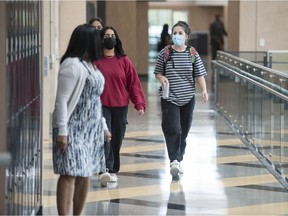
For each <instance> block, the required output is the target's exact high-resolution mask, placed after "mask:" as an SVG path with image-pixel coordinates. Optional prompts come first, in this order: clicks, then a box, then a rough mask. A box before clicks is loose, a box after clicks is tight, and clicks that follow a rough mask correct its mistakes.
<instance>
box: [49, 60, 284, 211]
mask: <svg viewBox="0 0 288 216" xmlns="http://www.w3.org/2000/svg"><path fill="white" fill-rule="evenodd" d="M207 65H208V66H207V67H206V68H207V70H208V71H209V72H210V68H209V67H210V66H209V64H207ZM209 74H210V75H209V76H208V77H207V84H208V89H209V92H210V99H211V100H210V103H207V104H204V103H202V101H201V98H200V97H199V95H197V97H196V107H195V112H194V120H193V125H192V128H191V131H190V133H189V137H188V142H187V143H188V144H187V150H186V154H185V158H184V161H183V163H182V164H183V167H184V174H183V175H182V177H181V178H180V179H179V180H172V178H171V176H170V173H169V161H168V159H167V152H166V148H165V143H164V138H163V134H162V131H161V127H160V124H161V121H160V117H161V113H160V106H159V105H160V104H159V97H158V96H157V87H158V84H157V83H156V82H155V80H154V79H153V77H152V78H149V79H148V80H143V81H142V83H143V88H144V90H145V92H146V95H147V101H148V109H147V112H146V114H145V115H144V116H142V117H139V116H138V115H137V112H136V111H135V110H134V109H133V107H132V106H131V107H130V110H129V116H128V121H129V124H128V128H127V133H126V136H125V140H124V144H123V147H122V150H121V163H122V165H121V169H120V173H119V175H118V177H119V181H118V183H111V184H109V185H108V187H105V188H102V187H100V184H99V180H98V177H97V176H93V177H92V178H91V187H90V191H89V194H88V198H87V204H86V207H85V209H84V211H83V215H288V193H287V190H285V189H284V188H283V186H282V185H281V184H280V183H279V182H278V181H277V180H276V179H275V178H274V176H273V175H271V174H270V173H269V171H268V170H267V169H266V168H264V167H263V166H262V164H261V163H260V162H259V161H258V160H257V158H256V157H255V156H254V155H253V154H252V153H251V152H250V151H249V149H248V148H247V147H246V146H245V145H244V144H242V143H241V141H240V140H239V139H238V137H237V136H236V135H235V134H233V132H232V131H231V130H230V129H229V127H228V126H227V125H226V123H225V121H224V120H223V118H222V117H221V116H220V115H218V114H217V113H215V112H214V109H213V107H214V105H213V104H214V93H213V92H212V91H211V89H212V88H211V81H212V77H211V73H209ZM44 158H45V160H44V171H43V175H44V177H43V179H44V184H43V187H44V194H43V204H44V209H43V213H44V215H56V214H57V210H56V197H55V194H56V182H57V178H58V176H56V175H54V174H53V171H52V161H51V159H52V157H51V143H50V142H47V143H46V144H45V147H44Z"/></svg>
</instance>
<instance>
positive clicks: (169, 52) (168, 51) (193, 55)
mask: <svg viewBox="0 0 288 216" xmlns="http://www.w3.org/2000/svg"><path fill="white" fill-rule="evenodd" d="M186 49H188V50H189V53H190V56H191V62H192V65H193V67H194V62H195V58H196V49H195V48H194V47H192V46H187V47H186ZM172 53H173V50H172V47H171V45H167V46H165V47H164V53H163V72H164V74H163V75H164V76H165V66H166V63H167V61H168V60H169V57H170V58H171V55H172ZM172 63H173V67H174V62H172Z"/></svg>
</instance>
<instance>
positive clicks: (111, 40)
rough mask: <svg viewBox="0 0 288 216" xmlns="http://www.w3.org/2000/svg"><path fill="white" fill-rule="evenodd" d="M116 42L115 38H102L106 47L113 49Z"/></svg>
mask: <svg viewBox="0 0 288 216" xmlns="http://www.w3.org/2000/svg"><path fill="white" fill-rule="evenodd" d="M116 44H117V41H116V38H112V37H108V38H104V39H103V46H104V47H105V48H106V49H109V50H110V49H113V48H114V47H115V46H116Z"/></svg>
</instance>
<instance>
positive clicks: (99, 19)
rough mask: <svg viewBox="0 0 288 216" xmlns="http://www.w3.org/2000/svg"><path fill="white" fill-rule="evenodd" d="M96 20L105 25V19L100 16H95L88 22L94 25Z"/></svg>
mask: <svg viewBox="0 0 288 216" xmlns="http://www.w3.org/2000/svg"><path fill="white" fill-rule="evenodd" d="M95 21H98V22H99V23H100V24H101V25H102V27H104V26H105V23H104V21H103V20H102V19H101V18H100V17H94V18H92V19H90V20H89V21H88V24H91V25H92V24H93V22H95Z"/></svg>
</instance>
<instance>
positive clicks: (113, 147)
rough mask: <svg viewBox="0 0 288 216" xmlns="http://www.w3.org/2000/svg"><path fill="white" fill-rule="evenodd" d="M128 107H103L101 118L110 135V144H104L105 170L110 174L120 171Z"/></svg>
mask: <svg viewBox="0 0 288 216" xmlns="http://www.w3.org/2000/svg"><path fill="white" fill-rule="evenodd" d="M127 113H128V106H126V107H106V106H103V116H104V117H105V119H106V123H107V126H108V129H109V131H110V133H111V135H112V138H111V140H110V142H106V143H105V144H104V149H105V159H106V168H107V169H108V170H109V172H110V173H118V172H119V169H120V148H121V146H122V141H123V139H124V136H125V132H126V125H127V124H128V122H127Z"/></svg>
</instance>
